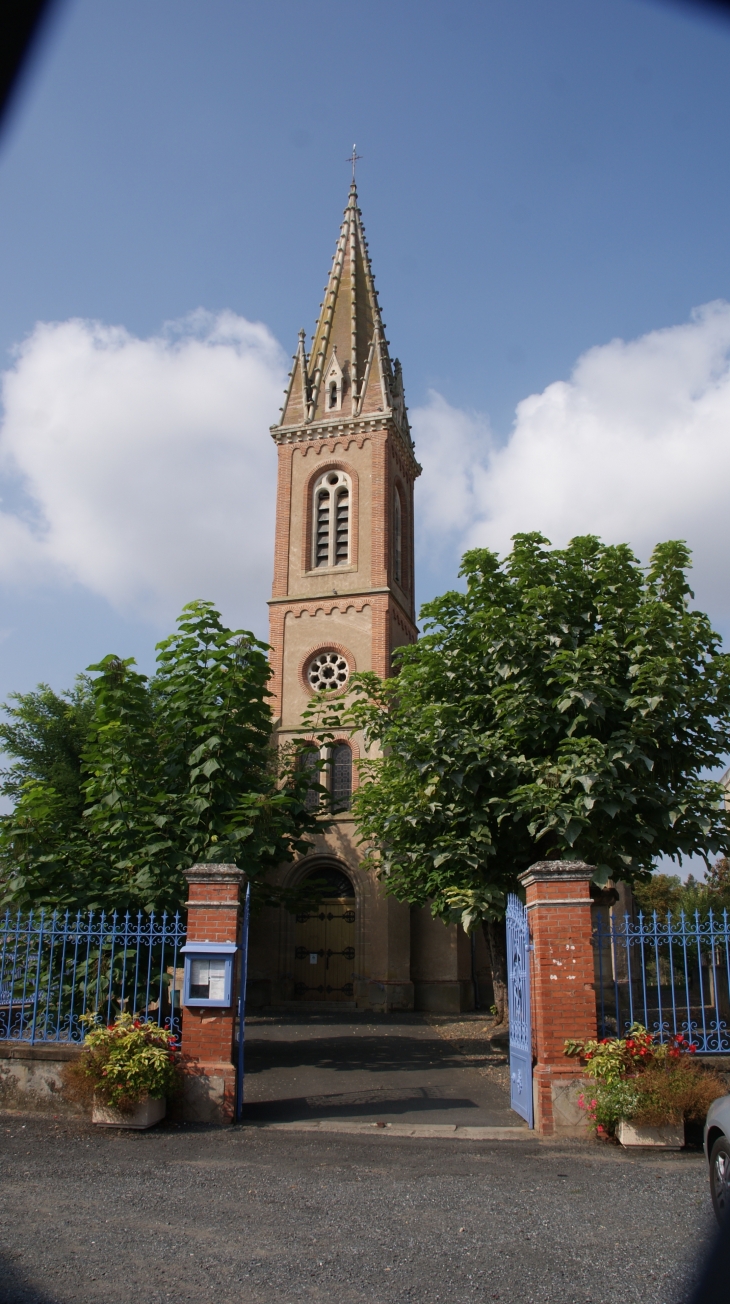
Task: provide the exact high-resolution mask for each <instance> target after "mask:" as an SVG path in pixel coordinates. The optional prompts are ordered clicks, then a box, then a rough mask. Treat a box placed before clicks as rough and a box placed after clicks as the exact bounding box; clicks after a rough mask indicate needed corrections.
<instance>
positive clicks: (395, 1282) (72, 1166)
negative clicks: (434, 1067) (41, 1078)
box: [0, 1115, 712, 1304]
mask: <svg viewBox="0 0 730 1304" xmlns="http://www.w3.org/2000/svg"><path fill="white" fill-rule="evenodd" d="M0 1141H1V1146H0V1149H1V1151H2V1159H1V1162H2V1211H1V1213H0V1254H1V1255H2V1260H3V1262H2V1265H1V1267H0V1276H1V1278H2V1284H0V1301H2V1304H31V1301H32V1302H33V1304H102V1301H103V1302H104V1304H106V1302H107V1301H110V1302H111V1301H114V1302H115V1304H132V1302H134V1304H137V1302H139V1304H142V1302H144V1304H158V1301H172V1302H174V1304H178V1301H180V1302H181V1301H187V1300H191V1301H192V1300H194V1301H196V1304H205V1302H206V1301H211V1304H213V1302H215V1304H229V1302H232V1301H237V1302H238V1301H242V1302H244V1304H259V1302H261V1304H293V1302H294V1301H297V1300H304V1301H315V1300H316V1301H327V1304H354V1302H355V1301H357V1302H358V1304H359V1302H360V1301H368V1302H369V1304H370V1302H372V1304H381V1302H382V1304H396V1302H398V1301H404V1304H405V1302H406V1301H408V1304H436V1302H437V1301H447V1300H448V1301H469V1300H472V1299H473V1300H479V1301H491V1300H500V1301H502V1302H503V1304H505V1302H508V1304H531V1302H532V1301H539V1302H540V1304H543V1301H555V1304H573V1302H574V1301H575V1302H576V1304H588V1301H590V1302H591V1304H604V1302H605V1304H608V1301H611V1304H613V1301H616V1304H618V1302H619V1301H621V1304H627V1302H629V1301H639V1300H640V1301H642V1304H673V1302H674V1301H677V1300H680V1299H681V1298H682V1294H683V1291H682V1285H683V1283H684V1282H686V1280H687V1274H688V1272H689V1271H690V1270H691V1267H692V1264H693V1262H694V1260H695V1257H696V1255H697V1252H698V1250H699V1249H700V1248H701V1247H702V1246H703V1245H704V1244H705V1243H706V1238H707V1236H708V1235H709V1234H710V1232H711V1229H712V1219H711V1211H710V1206H709V1196H708V1190H707V1174H706V1170H705V1162H704V1159H703V1158H702V1156H701V1155H700V1154H698V1153H697V1152H690V1153H684V1152H683V1153H680V1154H664V1155H652V1154H641V1155H627V1154H625V1153H623V1152H622V1151H620V1150H617V1149H614V1148H607V1147H599V1146H598V1145H595V1144H591V1143H584V1142H571V1143H561V1144H548V1143H540V1142H537V1141H528V1142H525V1141H518V1142H509V1141H503V1142H499V1143H496V1144H495V1143H490V1142H480V1143H473V1144H472V1143H470V1142H466V1141H453V1140H439V1141H433V1140H424V1139H420V1138H419V1139H417V1140H414V1139H408V1140H402V1139H398V1138H395V1137H391V1136H388V1135H387V1134H380V1135H378V1134H375V1135H370V1136H365V1137H360V1136H332V1135H318V1136H314V1137H313V1136H311V1135H308V1134H306V1133H303V1132H281V1131H273V1130H268V1129H267V1128H264V1127H244V1128H230V1129H227V1130H213V1129H211V1130H203V1129H194V1128H192V1127H176V1126H174V1125H167V1126H164V1125H163V1127H161V1128H159V1129H155V1130H154V1131H152V1132H147V1133H137V1134H134V1133H123V1132H117V1131H114V1130H109V1131H104V1130H101V1129H92V1127H91V1126H90V1125H88V1124H86V1123H81V1122H70V1121H68V1120H60V1119H59V1120H56V1121H54V1120H52V1119H41V1118H38V1117H22V1118H21V1117H18V1116H10V1115H3V1116H0Z"/></svg>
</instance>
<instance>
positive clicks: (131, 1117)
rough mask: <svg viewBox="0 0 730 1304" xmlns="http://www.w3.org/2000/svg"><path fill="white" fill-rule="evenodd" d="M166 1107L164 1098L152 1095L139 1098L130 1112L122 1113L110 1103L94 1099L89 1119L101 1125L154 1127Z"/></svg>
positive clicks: (138, 1128)
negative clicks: (156, 1097)
mask: <svg viewBox="0 0 730 1304" xmlns="http://www.w3.org/2000/svg"><path fill="white" fill-rule="evenodd" d="M166 1109H167V1101H166V1100H156V1099H155V1098H153V1097H152V1096H147V1097H146V1099H145V1100H140V1102H139V1104H138V1105H137V1107H136V1109H134V1110H133V1111H132V1113H131V1114H122V1113H121V1111H120V1110H118V1109H113V1108H112V1106H111V1105H102V1104H101V1102H97V1101H96V1100H95V1101H94V1104H93V1108H92V1111H91V1121H92V1123H99V1124H100V1125H101V1126H102V1127H133V1128H136V1129H137V1130H141V1129H142V1128H146V1127H154V1125H155V1123H159V1122H160V1119H162V1118H164V1117H165V1111H166Z"/></svg>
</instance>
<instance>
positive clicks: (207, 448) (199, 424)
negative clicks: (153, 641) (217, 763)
mask: <svg viewBox="0 0 730 1304" xmlns="http://www.w3.org/2000/svg"><path fill="white" fill-rule="evenodd" d="M285 373H286V366H285V361H284V355H283V353H282V351H281V349H280V347H279V345H278V344H277V342H276V340H275V339H274V338H273V336H272V335H271V334H270V333H269V332H268V330H267V329H266V327H265V326H263V325H260V324H256V323H251V322H248V321H246V320H245V319H244V318H242V317H236V316H234V315H233V314H232V313H223V314H221V315H219V316H217V317H213V316H211V315H209V314H207V313H203V312H198V313H194V314H192V315H191V316H190V317H189V318H186V319H185V320H184V321H181V322H177V323H173V324H172V325H171V326H169V327H168V328H167V329H166V330H165V332H164V333H163V334H162V335H161V336H158V337H155V338H153V339H147V340H141V339H136V338H135V337H134V336H132V335H130V334H128V333H127V332H126V331H125V330H123V329H121V328H115V327H108V326H103V325H100V324H98V323H95V322H88V321H67V322H62V323H57V324H40V325H38V326H37V327H36V329H35V331H34V332H33V334H32V335H31V336H30V337H29V338H28V339H27V340H26V341H25V343H24V344H23V345H22V346H21V347H20V348H19V349H18V352H17V357H16V361H15V365H14V367H13V368H12V369H11V370H10V371H8V372H6V373H5V376H4V378H3V398H4V405H5V415H4V421H3V425H2V430H1V431H0V467H1V468H2V471H3V472H4V473H5V475H6V476H7V477H8V479H9V481H10V482H11V483H13V482H14V483H15V484H17V485H19V486H20V488H21V490H22V492H23V498H24V502H25V508H24V509H21V510H17V511H15V512H12V511H8V510H2V511H0V577H1V578H3V579H4V580H6V581H9V582H23V583H25V584H27V583H29V582H32V581H34V580H35V581H48V580H54V579H55V580H56V581H59V580H60V581H63V580H66V581H75V582H77V583H80V584H82V585H84V586H85V587H86V588H88V589H90V590H91V591H92V592H94V593H96V594H99V595H101V596H102V597H104V598H106V599H108V600H109V601H110V602H111V603H113V604H114V605H115V606H116V607H118V608H120V609H122V610H125V611H128V612H130V613H134V614H137V615H142V616H145V617H148V618H150V619H153V620H155V622H157V621H158V620H159V621H162V620H169V618H170V617H171V616H172V615H174V614H175V612H176V611H177V610H178V609H179V608H180V606H181V605H182V604H183V602H187V601H190V600H191V599H192V598H195V597H209V598H212V599H213V600H214V601H215V602H216V603H221V604H223V605H224V606H228V607H233V608H234V609H235V610H237V611H243V612H244V615H245V619H246V620H247V621H248V623H255V624H256V625H257V626H260V625H261V623H262V622H261V614H262V610H263V603H264V601H265V599H266V597H267V596H268V591H269V586H270V583H271V570H272V555H273V526H274V504H275V476H276V457H275V450H274V447H273V444H272V442H271V439H270V437H269V429H268V428H269V425H270V424H271V423H272V421H273V419H274V418H275V417H276V414H277V411H278V408H279V406H280V404H281V401H282V397H281V395H282V389H283V386H284V381H285Z"/></svg>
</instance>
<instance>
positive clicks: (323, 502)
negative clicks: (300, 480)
mask: <svg viewBox="0 0 730 1304" xmlns="http://www.w3.org/2000/svg"><path fill="white" fill-rule="evenodd" d="M315 501H316V512H317V524H316V530H317V536H316V541H315V549H316V560H317V565H318V566H328V565H329V555H330V495H329V490H328V489H320V490H319V493H318V494H317V497H316V500H315Z"/></svg>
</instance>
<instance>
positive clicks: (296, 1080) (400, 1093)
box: [244, 1015, 519, 1127]
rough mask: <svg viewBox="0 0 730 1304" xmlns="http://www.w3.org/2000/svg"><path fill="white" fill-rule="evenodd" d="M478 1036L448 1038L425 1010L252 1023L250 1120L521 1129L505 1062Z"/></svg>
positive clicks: (249, 1030) (248, 1063) (248, 1090)
mask: <svg viewBox="0 0 730 1304" xmlns="http://www.w3.org/2000/svg"><path fill="white" fill-rule="evenodd" d="M475 1032H476V1036H474V1035H470V1036H469V1037H468V1038H467V1039H461V1038H459V1039H458V1040H454V1039H452V1038H449V1037H446V1036H441V1035H439V1034H437V1033H434V1028H433V1026H432V1024H431V1023H430V1022H429V1020H428V1019H427V1018H426V1017H424V1016H423V1015H421V1016H419V1015H409V1016H405V1017H401V1018H395V1019H394V1018H391V1019H388V1020H383V1021H382V1022H379V1021H375V1020H372V1019H368V1020H367V1022H365V1021H363V1020H353V1019H351V1018H347V1017H342V1016H338V1015H331V1016H326V1015H314V1016H312V1017H307V1016H306V1015H304V1016H302V1017H299V1018H291V1017H286V1018H281V1019H275V1018H263V1019H259V1020H254V1021H252V1023H251V1025H249V1026H248V1027H247V1032H246V1055H245V1065H246V1077H245V1106H244V1118H245V1119H246V1120H247V1121H248V1122H257V1123H261V1122H282V1123H283V1122H295V1121H304V1120H312V1121H315V1120H318V1119H319V1120H321V1119H337V1120H340V1121H346V1120H352V1121H359V1122H363V1121H377V1120H378V1119H381V1118H385V1117H387V1118H388V1119H389V1120H390V1121H393V1122H395V1121H398V1122H412V1123H415V1122H418V1123H453V1124H456V1125H464V1124H471V1125H473V1126H490V1127H495V1126H496V1127H514V1126H515V1125H519V1120H518V1118H517V1116H516V1115H515V1114H514V1113H513V1112H512V1110H511V1109H510V1107H509V1098H508V1093H507V1090H506V1087H507V1078H506V1073H505V1072H504V1071H502V1066H503V1064H504V1058H503V1056H502V1055H500V1054H494V1052H493V1050H492V1048H491V1046H490V1042H489V1039H488V1037H486V1036H483V1037H482V1036H481V1035H480V1032H479V1029H478V1028H476V1029H475Z"/></svg>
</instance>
